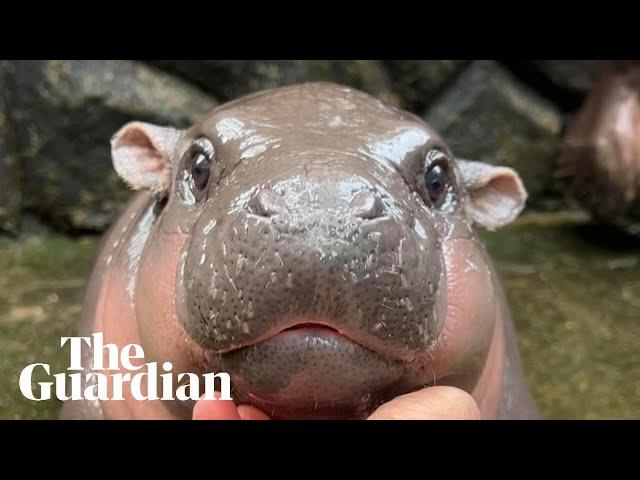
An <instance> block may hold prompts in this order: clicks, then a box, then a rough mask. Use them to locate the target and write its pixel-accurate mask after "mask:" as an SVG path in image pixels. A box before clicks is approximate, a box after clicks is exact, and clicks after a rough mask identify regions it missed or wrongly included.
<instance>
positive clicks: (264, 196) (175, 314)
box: [63, 83, 537, 418]
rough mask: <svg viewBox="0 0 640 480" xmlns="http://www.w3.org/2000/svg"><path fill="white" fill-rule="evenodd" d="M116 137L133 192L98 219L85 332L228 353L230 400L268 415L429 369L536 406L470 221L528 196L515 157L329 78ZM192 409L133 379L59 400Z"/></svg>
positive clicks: (372, 400)
mask: <svg viewBox="0 0 640 480" xmlns="http://www.w3.org/2000/svg"><path fill="white" fill-rule="evenodd" d="M112 154H113V163H114V167H115V169H116V171H117V172H118V174H119V175H120V176H121V177H122V178H123V179H124V180H125V181H126V182H127V183H128V184H129V185H131V186H132V187H133V188H134V189H139V190H142V192H140V193H139V194H137V195H136V196H135V197H134V198H133V199H132V201H131V202H130V204H129V205H128V207H127V209H126V210H125V212H124V213H123V214H122V215H121V217H120V218H119V220H118V221H117V222H116V223H115V225H114V226H113V227H112V229H111V230H110V232H109V233H108V234H107V237H106V240H105V243H104V247H103V249H102V252H101V254H100V256H99V258H98V260H97V263H96V265H95V267H94V272H93V274H92V277H91V280H90V283H89V288H88V293H87V299H86V303H85V310H84V321H83V325H82V332H81V333H82V334H87V335H88V334H90V333H93V332H103V333H104V339H105V342H106V341H108V342H111V343H115V344H118V345H126V344H130V343H139V344H140V345H142V346H143V348H144V351H145V355H146V361H157V362H165V361H170V362H171V363H172V364H173V366H174V371H176V372H194V373H196V374H204V373H207V372H212V371H215V372H227V373H229V375H230V376H231V380H232V382H233V398H234V399H235V400H236V402H238V403H242V404H246V405H250V406H252V407H250V408H254V410H255V408H257V409H260V410H261V411H263V412H266V413H267V414H268V415H269V416H271V417H273V418H354V417H355V418H364V417H367V416H369V415H370V414H371V412H373V411H374V410H375V409H376V408H377V407H379V406H380V405H381V404H382V403H385V402H388V401H390V400H392V399H393V398H395V397H398V396H399V395H402V394H406V393H408V392H414V391H417V390H420V389H423V388H424V387H428V386H435V385H438V386H440V385H444V386H447V385H448V386H454V387H458V388H460V389H462V390H465V391H466V392H468V393H469V394H471V396H472V397H473V398H474V399H475V401H476V402H477V404H478V406H479V408H480V414H481V415H482V417H483V418H492V417H501V418H530V417H535V416H537V410H536V407H535V405H534V403H533V402H532V400H531V398H530V396H529V394H528V391H527V387H526V384H525V382H524V379H523V377H522V372H521V368H520V362H519V356H518V351H517V347H516V345H515V338H514V335H513V329H512V325H511V320H510V318H509V313H508V308H507V305H506V301H505V298H504V295H503V293H502V288H501V286H500V283H499V280H498V278H497V276H496V274H495V272H494V269H493V267H492V264H491V261H490V259H489V257H488V255H487V253H486V251H485V250H484V248H483V246H482V244H481V243H480V241H479V240H478V238H477V236H476V234H475V232H474V229H473V223H477V224H480V225H482V226H484V227H486V228H489V229H494V228H499V227H501V226H503V225H505V224H507V223H509V222H511V221H512V220H514V219H515V218H516V217H517V215H518V214H519V213H520V211H521V210H522V208H523V206H524V202H525V200H526V191H525V189H524V187H523V185H522V182H521V180H520V178H519V177H518V175H517V174H516V173H515V172H514V171H513V170H511V169H509V168H506V167H496V166H491V165H488V164H483V163H478V162H471V161H465V160H460V159H456V158H455V157H454V156H453V155H452V153H451V152H450V150H449V148H448V147H447V146H446V144H445V143H444V142H443V140H442V139H441V138H440V137H439V136H438V134H437V133H436V132H434V131H433V130H432V129H431V128H430V127H429V126H428V125H426V124H425V123H424V122H423V121H422V120H420V119H419V118H417V117H415V116H413V115H411V114H409V113H407V112H403V111H399V110H397V109H394V108H392V107H389V106H387V105H385V104H384V103H382V102H380V101H378V100H376V99H374V98H372V97H370V96H368V95H366V94H364V93H361V92H358V91H355V90H352V89H349V88H346V87H342V86H338V85H333V84H327V83H309V84H300V85H295V86H290V87H284V88H279V89H274V90H268V91H265V92H260V93H257V94H253V95H250V96H248V97H244V98H241V99H239V100H236V101H234V102H231V103H229V104H226V105H223V106H221V107H219V108H217V109H215V110H214V111H213V112H211V114H209V115H208V116H207V117H206V118H204V119H203V120H202V121H200V122H199V123H197V124H195V125H194V126H192V127H191V128H189V129H187V130H183V131H179V130H175V129H172V128H169V127H159V126H155V125H150V124H147V123H142V122H133V123H129V124H127V125H125V126H124V127H123V128H122V129H121V130H120V131H118V132H117V133H116V135H115V136H114V137H113V139H112ZM85 368H87V369H90V368H91V365H89V364H87V365H86V367H85ZM434 391H436V390H434ZM125 395H126V392H125ZM193 408H194V405H193V403H192V404H185V403H181V402H175V401H165V402H162V401H148V402H140V401H136V400H135V399H131V398H130V399H127V398H125V401H120V402H114V401H105V402H101V403H100V404H99V405H87V404H81V403H76V402H68V403H67V404H66V405H65V408H64V411H63V417H66V418H78V417H84V418H86V417H89V418H94V417H100V418H191V417H192V416H193V414H194V412H193Z"/></svg>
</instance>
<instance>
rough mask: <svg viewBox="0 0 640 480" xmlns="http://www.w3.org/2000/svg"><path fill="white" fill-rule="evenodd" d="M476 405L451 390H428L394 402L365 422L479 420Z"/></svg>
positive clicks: (455, 390)
mask: <svg viewBox="0 0 640 480" xmlns="http://www.w3.org/2000/svg"><path fill="white" fill-rule="evenodd" d="M479 419H480V409H479V408H478V404H477V403H476V401H475V400H474V399H473V397H472V396H471V395H469V394H468V393H467V392H465V391H463V390H460V389H459V388H455V387H428V388H424V389H422V390H418V391H417V392H413V393H408V394H406V395H401V396H399V397H396V398H394V399H393V400H391V401H390V402H387V403H385V404H383V405H381V406H380V407H378V409H377V410H376V411H375V412H373V413H372V414H371V416H370V417H369V420H479Z"/></svg>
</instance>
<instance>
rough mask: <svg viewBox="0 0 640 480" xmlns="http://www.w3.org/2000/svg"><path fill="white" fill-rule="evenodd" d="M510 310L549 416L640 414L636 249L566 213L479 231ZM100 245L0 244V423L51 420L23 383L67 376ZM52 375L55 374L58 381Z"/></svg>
mask: <svg viewBox="0 0 640 480" xmlns="http://www.w3.org/2000/svg"><path fill="white" fill-rule="evenodd" d="M482 236H483V238H484V239H485V241H486V244H487V247H488V248H489V250H490V252H491V254H492V256H493V258H494V261H495V263H496V266H497V269H498V271H499V273H500V275H501V277H502V280H503V283H504V285H505V287H506V290H507V295H508V297H509V301H510V304H511V309H512V312H513V316H514V320H515V322H516V328H517V330H518V341H519V344H520V348H521V352H522V356H523V359H524V363H525V371H526V375H527V377H528V379H529V383H530V385H531V388H532V391H533V394H534V396H535V398H536V400H537V401H538V404H539V405H540V408H541V410H542V412H543V414H544V416H545V417H546V418H637V417H640V240H638V239H637V238H635V239H634V238H631V237H626V236H623V235H621V234H620V233H618V232H616V231H613V230H609V229H605V228H603V227H596V226H593V225H591V224H589V223H588V222H586V221H585V220H584V219H583V218H580V217H578V218H574V217H573V216H567V215H528V216H525V217H523V218H522V219H521V220H520V221H519V222H517V223H516V224H515V225H513V226H511V227H509V228H507V229H504V230H502V231H500V232H495V233H488V232H484V233H483V234H482ZM96 243H97V239H95V238H85V239H70V238H66V237H61V236H50V237H44V238H40V239H37V238H32V239H29V240H25V241H20V242H18V241H15V240H8V239H2V238H0V352H2V353H1V354H0V418H55V417H56V416H57V413H58V410H59V408H60V404H59V402H57V401H49V402H31V401H28V400H26V399H24V398H23V397H22V396H21V394H20V392H19V390H18V375H19V373H20V371H21V369H22V368H24V366H26V365H28V364H29V363H33V362H44V363H50V364H51V366H52V370H53V372H58V371H62V370H63V369H64V368H65V367H66V363H67V350H66V349H64V350H63V349H60V348H59V344H60V337H61V336H64V335H70V334H73V333H74V329H75V327H76V325H77V322H78V320H79V318H80V310H81V303H82V296H83V292H84V285H85V282H86V278H87V276H88V273H89V270H90V267H91V262H92V259H93V256H94V254H95V248H96ZM53 372H52V373H53Z"/></svg>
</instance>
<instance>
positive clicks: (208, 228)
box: [202, 220, 216, 235]
mask: <svg viewBox="0 0 640 480" xmlns="http://www.w3.org/2000/svg"><path fill="white" fill-rule="evenodd" d="M215 226H216V221H215V220H209V221H208V222H207V224H206V225H205V226H204V228H203V229H202V233H204V234H205V235H209V233H210V232H211V230H213V227H215Z"/></svg>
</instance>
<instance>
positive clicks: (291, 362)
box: [220, 320, 406, 418]
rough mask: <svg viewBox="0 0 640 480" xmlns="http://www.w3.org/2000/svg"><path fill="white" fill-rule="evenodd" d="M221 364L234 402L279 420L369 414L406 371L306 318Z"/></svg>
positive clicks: (226, 357) (226, 355) (225, 356)
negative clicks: (227, 375) (226, 375)
mask: <svg viewBox="0 0 640 480" xmlns="http://www.w3.org/2000/svg"><path fill="white" fill-rule="evenodd" d="M220 361H221V366H222V368H223V369H224V371H226V372H228V373H229V374H230V375H231V378H232V381H233V385H234V399H235V400H236V401H239V402H241V403H251V404H253V405H255V406H256V407H258V408H261V409H262V410H264V411H265V412H266V413H268V414H269V415H271V416H272V417H275V418H279V417H280V418H282V417H286V418H305V417H313V418H319V417H321V418H341V417H362V416H365V415H366V414H367V413H369V412H370V411H371V410H372V409H373V408H375V407H376V406H377V405H379V404H380V403H382V402H383V401H384V400H385V399H387V398H389V396H390V395H392V393H393V392H394V391H397V389H398V388H399V384H400V383H401V381H402V379H403V376H404V373H405V368H406V367H405V362H403V361H401V360H399V359H394V358H389V357H387V356H385V355H383V354H381V353H378V352H377V351H375V350H373V349H372V348H370V347H369V346H365V345H363V344H362V343H360V342H358V341H357V340H355V339H354V338H353V337H352V336H350V335H349V334H348V333H345V332H342V331H339V330H338V329H336V328H334V327H333V326H331V325H328V324H325V323H320V322H309V321H304V320H301V321H299V322H296V323H294V324H293V325H290V326H287V327H285V328H283V329H280V330H279V331H277V332H274V333H273V334H271V335H269V336H266V337H264V338H262V339H260V341H257V342H256V343H253V344H251V345H247V346H243V347H240V348H237V349H235V350H231V351H228V352H226V353H223V354H221V357H220Z"/></svg>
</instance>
